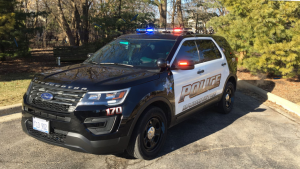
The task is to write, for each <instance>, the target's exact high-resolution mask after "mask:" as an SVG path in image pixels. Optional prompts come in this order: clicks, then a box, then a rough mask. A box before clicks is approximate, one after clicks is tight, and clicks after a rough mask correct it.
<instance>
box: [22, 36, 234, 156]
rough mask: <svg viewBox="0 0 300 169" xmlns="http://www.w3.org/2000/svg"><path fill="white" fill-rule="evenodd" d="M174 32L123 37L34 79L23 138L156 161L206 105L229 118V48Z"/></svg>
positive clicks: (231, 74)
mask: <svg viewBox="0 0 300 169" xmlns="http://www.w3.org/2000/svg"><path fill="white" fill-rule="evenodd" d="M174 32H176V33H172V34H170V33H168V34H163V33H157V32H155V33H143V34H128V35H122V36H120V37H119V38H117V39H115V40H114V41H112V42H110V43H109V44H107V45H105V46H104V47H102V48H101V49H99V50H98V51H96V52H95V53H94V54H92V55H91V56H90V57H89V58H88V59H87V60H86V61H84V62H83V63H81V64H76V65H72V66H66V67H60V68H58V69H54V70H52V71H48V72H44V73H40V74H37V75H35V77H34V78H33V80H32V82H31V83H30V85H29V87H28V90H27V92H26V93H25V95H24V97H23V111H22V128H23V130H24V132H25V133H27V134H28V135H30V136H32V137H34V138H36V139H39V140H41V141H44V142H47V143H50V144H54V145H57V146H62V147H66V148H69V149H72V150H76V151H82V152H87V153H93V154H115V153H119V152H126V153H128V154H129V155H131V156H133V157H136V158H140V159H153V158H155V157H156V155H157V154H158V152H159V151H160V150H161V149H162V148H163V146H164V143H165V140H166V136H167V132H168V129H169V128H170V127H172V126H174V125H176V124H178V123H179V122H181V121H183V120H184V119H186V118H187V117H190V116H191V114H193V113H197V112H201V111H203V110H204V109H205V108H207V107H209V106H211V105H217V106H218V109H219V110H220V112H222V113H229V112H230V111H231V110H232V108H233V103H234V93H235V90H236V80H237V76H236V71H237V60H236V58H235V55H234V53H233V50H232V49H231V47H230V46H229V44H228V42H227V41H226V40H225V39H224V38H223V37H220V36H214V35H196V34H193V35H187V34H185V33H180V31H174Z"/></svg>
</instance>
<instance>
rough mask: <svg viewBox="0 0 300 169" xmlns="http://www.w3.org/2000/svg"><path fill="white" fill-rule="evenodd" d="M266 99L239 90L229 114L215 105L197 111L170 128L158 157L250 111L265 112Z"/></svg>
mask: <svg viewBox="0 0 300 169" xmlns="http://www.w3.org/2000/svg"><path fill="white" fill-rule="evenodd" d="M243 92H244V91H243ZM265 101H266V100H265V99H260V100H256V99H254V98H253V97H251V96H248V95H245V94H243V93H242V92H241V91H237V92H236V93H235V103H234V108H233V110H232V111H231V112H230V113H229V114H221V113H219V112H218V111H217V109H216V108H214V107H213V106H212V107H210V108H208V109H206V110H204V111H202V112H197V113H195V114H194V115H192V116H191V117H190V118H189V119H187V120H185V121H183V122H182V123H179V124H177V125H175V126H174V127H172V128H170V129H169V130H168V136H167V140H166V142H165V145H164V147H163V149H162V151H161V152H160V153H159V155H158V156H157V158H159V157H162V156H164V155H167V154H169V153H172V152H173V151H176V150H179V149H181V148H183V147H185V146H187V145H189V144H192V143H194V142H196V141H199V140H201V139H203V138H205V137H208V136H210V135H213V134H214V133H217V132H218V131H220V130H223V129H225V128H226V127H228V126H230V125H231V124H232V123H233V122H235V121H236V120H238V119H239V118H242V117H243V116H245V115H247V114H249V113H263V112H264V111H266V109H264V108H260V105H262V104H263V102H265ZM233 144H234V143H233ZM205 146H207V145H195V146H193V147H191V148H188V151H191V152H187V153H196V152H199V150H200V151H201V150H207V149H209V147H205ZM116 156H118V157H121V158H125V159H134V158H132V157H130V156H129V155H127V154H126V153H121V154H118V155H116Z"/></svg>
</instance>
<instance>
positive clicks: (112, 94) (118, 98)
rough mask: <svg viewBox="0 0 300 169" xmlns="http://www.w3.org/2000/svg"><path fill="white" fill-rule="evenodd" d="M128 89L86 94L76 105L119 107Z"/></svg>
mask: <svg viewBox="0 0 300 169" xmlns="http://www.w3.org/2000/svg"><path fill="white" fill-rule="evenodd" d="M129 91H130V88H127V89H122V90H115V91H104V92H87V93H86V94H85V96H84V97H83V98H82V100H81V101H80V102H79V103H78V105H106V106H111V105H119V104H122V103H123V102H124V100H125V99H126V97H127V95H128V93H129Z"/></svg>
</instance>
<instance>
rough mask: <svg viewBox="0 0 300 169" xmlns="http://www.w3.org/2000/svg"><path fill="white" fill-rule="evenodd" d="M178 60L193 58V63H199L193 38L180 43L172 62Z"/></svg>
mask: <svg viewBox="0 0 300 169" xmlns="http://www.w3.org/2000/svg"><path fill="white" fill-rule="evenodd" d="M180 60H193V61H194V62H195V64H197V63H199V61H200V58H199V55H198V50H197V47H196V44H195V41H194V40H187V41H185V42H183V44H182V45H181V47H180V49H179V51H178V53H177V55H176V58H175V60H174V63H175V64H177V62H178V61H180Z"/></svg>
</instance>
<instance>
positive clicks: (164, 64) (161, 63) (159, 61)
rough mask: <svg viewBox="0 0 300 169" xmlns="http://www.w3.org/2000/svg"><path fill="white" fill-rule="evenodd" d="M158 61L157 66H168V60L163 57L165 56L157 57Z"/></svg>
mask: <svg viewBox="0 0 300 169" xmlns="http://www.w3.org/2000/svg"><path fill="white" fill-rule="evenodd" d="M156 63H157V66H158V67H159V68H166V67H167V61H166V60H165V59H163V58H159V59H157V62H156Z"/></svg>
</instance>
